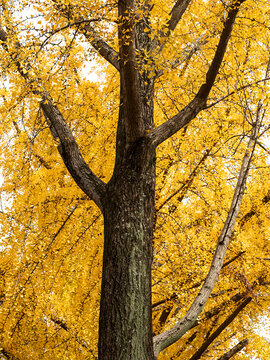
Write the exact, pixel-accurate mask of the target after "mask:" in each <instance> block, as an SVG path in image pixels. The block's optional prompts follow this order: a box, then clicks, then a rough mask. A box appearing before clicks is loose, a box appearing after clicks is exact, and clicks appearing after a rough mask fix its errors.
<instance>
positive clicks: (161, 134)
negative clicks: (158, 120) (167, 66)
mask: <svg viewBox="0 0 270 360" xmlns="http://www.w3.org/2000/svg"><path fill="white" fill-rule="evenodd" d="M244 1H245V0H238V1H236V2H235V3H234V4H233V6H232V7H231V9H230V10H229V12H228V16H227V19H226V21H225V23H224V28H223V31H222V33H221V36H220V39H219V43H218V46H217V49H216V52H215V56H214V58H213V60H212V63H211V65H210V67H209V69H208V71H207V74H206V82H205V83H204V84H203V85H202V86H201V87H200V89H199V91H198V93H197V95H196V96H195V97H194V99H193V100H192V101H191V102H190V103H189V104H188V105H187V106H185V107H184V108H183V109H182V110H181V111H180V112H179V113H178V114H176V115H175V116H173V117H172V118H171V119H169V120H167V121H166V122H165V123H163V124H162V125H160V126H158V127H157V128H156V129H154V130H152V131H151V132H150V133H149V134H148V137H149V138H150V139H151V141H152V143H153V145H154V146H158V145H159V144H161V143H162V142H163V141H165V140H167V139H168V138H169V137H171V136H172V135H173V134H175V133H176V132H177V131H179V130H180V129H182V128H183V127H184V126H186V125H187V124H188V123H189V122H190V121H191V120H192V119H194V118H195V117H196V116H197V115H198V113H199V112H200V111H201V110H203V109H204V108H205V107H206V101H207V98H208V95H209V93H210V91H211V89H212V87H213V84H214V81H215V79H216V76H217V74H218V71H219V69H220V66H221V63H222V61H223V58H224V55H225V52H226V48H227V44H228V41H229V39H230V37H231V33H232V29H233V24H234V22H235V18H236V16H237V13H238V11H239V8H240V5H241V4H242V3H243V2H244Z"/></svg>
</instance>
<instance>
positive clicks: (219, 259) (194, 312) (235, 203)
mask: <svg viewBox="0 0 270 360" xmlns="http://www.w3.org/2000/svg"><path fill="white" fill-rule="evenodd" d="M257 133H258V124H257V125H256V126H254V127H253V131H252V136H251V138H250V140H249V142H248V146H247V150H246V153H245V156H244V158H243V161H242V166H241V170H240V173H239V177H238V181H237V184H236V188H235V192H234V196H233V199H232V203H231V207H230V210H229V213H228V216H227V219H226V222H225V224H224V227H223V230H222V232H221V235H220V236H219V239H218V244H217V247H216V252H215V255H214V258H213V261H212V264H211V267H210V270H209V272H208V275H207V277H206V279H205V281H204V283H203V285H202V287H201V290H200V292H199V294H198V295H197V297H196V298H195V300H194V301H193V303H192V305H191V306H190V308H189V310H188V311H187V313H186V315H185V316H184V317H183V318H182V319H181V320H180V321H179V322H178V323H177V324H176V325H175V326H174V327H173V328H172V329H170V330H168V331H165V332H163V333H161V334H159V335H157V336H155V337H154V349H155V355H156V356H157V355H158V354H159V352H160V351H162V350H163V349H165V348H166V347H168V346H170V345H171V344H173V343H174V342H176V341H177V340H179V339H180V338H181V337H182V336H183V335H184V334H185V333H186V332H187V331H188V330H189V329H190V328H191V327H192V325H193V323H194V322H195V321H196V319H197V318H198V316H199V314H200V313H201V312H202V310H203V308H204V305H205V303H206V301H207V300H208V298H209V296H210V294H211V292H212V290H213V288H214V286H215V284H216V282H217V279H218V276H219V273H220V270H221V269H222V266H223V261H224V257H225V253H226V250H227V247H228V244H229V241H230V238H231V235H232V231H233V227H234V224H235V222H236V218H237V216H238V213H239V209H240V204H241V201H242V197H243V194H244V190H245V184H246V179H247V174H248V170H249V167H250V163H251V159H252V155H253V151H254V147H255V144H256V138H257Z"/></svg>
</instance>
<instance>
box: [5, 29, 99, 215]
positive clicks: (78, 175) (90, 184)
mask: <svg viewBox="0 0 270 360" xmlns="http://www.w3.org/2000/svg"><path fill="white" fill-rule="evenodd" d="M0 40H2V42H3V44H4V48H5V50H6V51H8V47H7V40H8V34H7V33H6V32H5V31H4V30H3V29H0ZM16 47H17V50H21V51H23V50H22V49H21V46H20V44H19V43H18V42H17V43H16ZM11 60H12V61H13V62H14V63H15V65H16V67H17V69H18V72H19V73H20V75H21V76H22V77H23V78H24V79H25V80H26V81H27V82H28V83H29V85H30V88H31V92H32V93H33V94H35V95H38V96H40V98H41V100H40V107H41V109H42V110H43V113H44V115H45V118H46V120H47V121H48V122H49V124H50V130H51V133H52V135H53V137H54V140H55V141H57V142H58V143H59V145H58V147H57V148H58V151H59V154H60V155H61V157H62V159H63V161H64V163H65V165H66V167H67V169H68V171H69V173H70V174H71V176H72V178H73V179H74V181H75V182H76V183H77V185H78V186H79V187H80V188H81V189H82V190H83V191H84V193H85V194H86V195H87V196H89V198H90V199H91V200H93V201H94V202H95V203H96V205H97V206H98V207H99V208H100V209H101V210H102V208H103V205H102V199H103V195H104V192H105V184H104V183H103V181H102V180H100V179H99V178H98V177H97V176H96V175H95V174H94V173H93V172H92V171H91V170H90V168H89V167H88V165H87V164H86V162H85V160H84V158H83V156H82V154H81V152H80V150H79V148H78V145H77V143H76V140H75V138H74V136H73V134H72V131H71V129H70V128H69V126H68V125H67V123H66V121H65V119H64V117H63V115H62V114H61V112H60V110H59V109H58V107H57V106H56V105H55V104H53V100H52V98H51V97H50V95H49V94H48V93H47V91H46V90H44V88H43V87H42V86H40V84H39V81H38V79H36V78H33V73H32V72H31V65H30V63H27V64H22V63H21V61H20V59H19V57H18V56H16V55H15V56H14V55H13V56H11Z"/></svg>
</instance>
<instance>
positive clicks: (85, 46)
mask: <svg viewBox="0 0 270 360" xmlns="http://www.w3.org/2000/svg"><path fill="white" fill-rule="evenodd" d="M120 2H121V1H120ZM132 3H133V2H132ZM135 3H136V4H135V5H136V6H135V10H134V13H133V15H134V14H135V15H134V16H133V15H132V16H133V17H132V21H134V24H135V25H134V24H132V23H131V22H130V19H128V21H126V20H125V18H124V16H122V17H121V16H118V12H117V4H116V3H115V2H113V1H98V0H97V1H88V0H85V1H77V0H74V1H73V0H71V1H66V0H59V1H58V0H52V1H46V2H44V1H42V0H40V1H30V0H28V1H18V2H14V3H13V2H9V1H1V6H0V9H1V14H0V40H1V49H0V52H1V57H0V68H1V74H2V75H1V84H0V133H1V136H0V139H1V140H0V141H1V153H0V154H1V155H0V156H1V158H0V170H1V173H2V176H3V183H2V185H1V209H0V210H1V212H0V224H1V226H0V232H1V236H0V239H1V240H0V348H1V349H2V350H0V353H1V355H2V357H3V359H16V360H20V359H25V360H26V359H35V360H36V359H46V360H47V359H53V360H58V359H59V360H60V359H61V360H63V359H78V360H82V359H97V358H98V352H97V342H98V321H99V302H100V296H101V290H100V287H101V277H102V262H103V259H102V254H103V216H102V212H101V210H100V209H99V208H98V206H96V204H98V200H97V201H95V202H96V204H95V203H94V202H93V201H92V200H93V197H92V198H91V197H89V196H87V195H86V193H85V191H83V190H82V186H81V188H80V187H79V186H78V183H77V184H76V183H75V181H74V180H73V179H72V176H71V175H70V173H69V171H68V170H67V166H66V165H65V164H64V162H63V160H62V158H61V156H60V154H59V151H58V150H59V144H60V145H61V141H62V140H61V139H60V140H59V138H58V137H57V136H54V133H53V131H54V129H53V126H52V124H51V122H50V119H49V116H48V115H46V105H48V104H49V105H50V104H53V106H55V107H56V108H57V109H59V110H60V111H61V114H62V115H63V118H64V119H65V121H66V124H67V125H68V127H69V128H70V129H71V131H72V133H73V135H74V138H75V139H76V142H77V144H78V147H79V149H80V151H81V154H82V156H83V158H84V160H85V162H86V164H88V165H89V166H90V168H91V170H92V171H93V173H94V174H96V175H97V177H98V178H99V179H101V180H102V182H104V183H106V184H107V183H108V182H109V180H110V179H111V177H112V175H113V171H114V164H115V152H116V140H115V138H116V132H117V124H118V118H119V102H120V100H119V99H120V93H119V88H120V76H119V67H120V65H119V61H120V60H121V61H122V63H121V64H122V65H121V66H122V69H124V70H123V73H124V75H123V76H122V77H123V78H124V79H126V78H125V76H126V75H125V71H126V72H128V70H129V69H128V68H127V69H126V67H127V66H126V64H125V61H127V65H129V62H128V61H129V60H128V59H126V58H124V59H120V58H119V56H121V54H124V55H125V51H126V49H125V46H126V47H127V48H128V47H129V44H130V37H131V38H132V36H133V35H134V34H133V33H131V34H130V33H129V31H128V30H125V29H128V27H127V26H128V25H129V26H131V27H132V26H134V27H136V26H137V25H136V24H137V23H138V24H139V25H138V29H139V30H140V31H141V32H140V33H139V32H138V34H139V35H138V34H137V33H136V34H137V35H138V38H139V40H138V39H137V38H136V39H135V40H132V41H134V42H135V43H136V41H138V42H140V41H141V38H140V37H143V36H146V37H147V44H148V45H147V46H145V47H144V48H139V47H138V48H136V49H135V50H136V52H135V50H134V49H133V50H134V56H135V58H136V64H137V65H136V66H137V67H138V74H139V75H138V76H139V79H140V85H138V86H141V87H143V86H144V85H143V83H144V82H145V87H146V88H145V94H146V95H145V96H144V98H143V100H142V102H143V101H145V104H144V105H143V106H145V108H146V109H151V108H152V109H154V117H153V121H154V124H152V125H151V126H149V128H144V127H142V126H141V127H140V125H139V126H138V127H137V128H136V129H135V130H136V131H137V132H138V134H137V133H136V131H135V132H132V131H131V130H130V133H132V134H133V136H134V138H138V137H143V136H148V135H149V138H150V135H151V134H154V135H155V134H157V132H156V133H154V132H153V131H154V130H155V129H158V127H159V126H160V125H161V124H164V123H166V121H168V120H170V119H172V118H173V117H174V116H175V115H176V114H179V112H181V110H182V109H185V107H186V106H187V105H188V104H189V103H190V102H191V101H192V100H193V98H194V97H195V96H196V94H198V92H200V91H201V93H200V94H203V91H207V89H206V90H205V89H202V85H203V84H204V83H205V84H206V85H207V84H209V81H210V80H209V78H208V79H206V74H207V71H208V69H209V68H210V66H211V63H212V61H213V58H214V56H215V54H216V49H217V46H218V43H219V41H220V35H221V33H222V31H223V28H224V24H226V21H227V20H226V19H227V15H228V13H229V12H230V11H232V9H233V7H234V6H238V7H239V12H238V13H237V16H236V20H235V23H234V26H233V29H232V33H231V35H230V36H229V38H228V45H227V48H226V52H225V55H224V58H223V60H222V62H221V65H220V67H219V68H218V73H217V74H216V75H215V77H214V79H213V80H214V81H213V84H212V85H211V86H210V85H209V89H208V90H209V96H208V95H207V101H206V102H205V104H204V105H203V106H201V108H200V110H199V111H198V114H197V116H196V117H195V118H194V119H193V120H192V121H189V122H187V124H185V125H184V126H183V127H182V128H179V131H177V132H173V133H170V134H169V133H168V134H167V135H166V136H167V138H168V139H167V140H166V141H164V140H165V137H164V139H163V138H162V137H157V138H158V139H159V140H160V141H159V144H157V145H159V146H158V148H157V152H156V156H157V165H156V175H157V180H156V193H155V214H154V220H153V229H154V236H153V264H152V304H153V305H152V313H153V333H154V335H158V334H160V333H162V332H163V331H165V330H168V329H170V328H172V327H173V326H174V325H175V324H176V323H177V321H179V320H180V319H181V318H182V317H183V316H184V315H185V314H186V312H187V310H188V309H189V307H190V305H191V303H192V301H193V299H194V298H195V297H196V295H197V294H198V292H199V289H200V287H201V285H202V284H203V281H204V279H205V278H206V276H207V273H208V271H209V268H210V265H211V261H212V258H213V255H214V253H215V249H216V246H217V241H218V238H219V236H220V233H221V231H222V229H223V227H224V223H225V221H226V219H227V215H228V211H229V209H230V206H231V202H232V198H233V195H234V192H235V189H236V184H237V179H238V176H239V172H240V168H241V165H242V160H243V158H244V156H245V154H246V156H248V155H249V153H251V152H252V154H251V155H252V161H251V163H250V164H249V173H248V176H247V181H246V186H245V194H244V197H243V200H242V204H241V207H240V211H239V214H238V217H237V220H236V223H235V226H234V229H233V232H232V235H231V237H230V243H229V247H228V250H227V253H226V257H225V262H224V264H223V267H222V270H221V272H220V275H219V280H218V282H217V284H216V285H215V287H214V290H213V291H212V293H211V295H210V297H209V299H208V301H207V302H206V305H205V306H204V309H203V311H202V313H201V314H200V316H199V318H198V319H197V321H196V322H195V323H194V324H193V327H192V328H191V329H190V330H189V331H187V332H186V334H185V335H184V336H183V337H181V339H179V340H178V341H176V342H175V343H173V344H172V345H171V346H169V347H167V348H166V349H164V350H163V351H161V353H160V354H159V357H158V359H160V360H162V359H164V360H165V359H166V360H168V359H174V360H177V359H179V360H184V359H189V360H196V359H216V360H218V359H219V360H225V359H229V358H230V357H228V356H231V355H230V354H229V351H230V350H231V349H233V348H234V346H236V345H237V344H238V343H240V342H241V343H240V345H239V348H238V349H237V351H236V350H235V353H234V354H233V352H232V350H231V354H233V355H234V359H235V360H237V359H239V360H240V359H241V360H244V359H246V360H247V359H252V357H253V356H255V358H256V359H267V356H269V355H266V354H269V353H270V347H269V337H268V340H267V338H266V337H265V336H264V335H265V334H262V332H260V331H259V330H258V329H260V328H261V325H259V324H262V323H265V324H264V327H263V331H264V332H268V335H269V328H268V327H267V316H268V309H269V296H270V295H269V284H270V278H269V261H270V247H269V238H270V218H269V214H270V210H269V204H270V190H269V189H270V169H269V155H270V147H269V127H270V122H269V110H270V107H269V79H270V72H269V70H270V60H269V59H270V32H269V24H270V5H269V3H268V1H267V0H262V1H255V0H246V1H241V2H239V1H225V0H224V1H212V0H207V1H204V0H193V1H180V0H178V1H177V2H176V4H175V3H174V1H171V0H169V1H159V0H154V1H152V2H151V4H149V3H148V2H147V1H136V2H135ZM239 3H242V4H241V6H240V5H239ZM177 6H186V7H185V11H183V14H182V15H181V16H180V17H179V19H178V20H179V23H178V21H177V19H175V18H174V17H173V15H175V14H177V12H176V10H174V11H172V9H175V7H177ZM168 22H169V26H167V27H166V26H165V25H166V24H168ZM123 24H124V25H123ZM127 24H128V25H127ZM121 26H122V27H121ZM119 28H120V29H121V31H122V35H121V34H120V35H121V36H122V37H121V40H122V41H126V45H125V43H124V44H123V45H119V33H118V29H119ZM139 30H138V31H139ZM121 31H120V33H121ZM125 31H126V33H125ZM137 35H136V36H137ZM136 36H135V37H136ZM123 39H124V40H123ZM144 41H145V40H144ZM119 46H120V48H121V49H122V50H121V49H120V55H119V54H118V52H119ZM121 51H122V52H121ZM124 55H123V56H124ZM130 56H132V55H130ZM121 71H122V70H121ZM121 74H122V73H121ZM210 75H211V74H210ZM154 82H155V88H154V93H153V97H152V98H151V96H149V97H148V95H147V89H150V88H151V86H152V85H153V83H154ZM149 84H150V85H149ZM121 86H122V85H121ZM124 88H125V87H124ZM149 91H150V90H149ZM130 96H131V97H132V94H131V95H130ZM126 99H128V96H127V97H126ZM126 101H128V100H126ZM138 101H139V100H138ZM147 102H149V103H148V104H147ZM138 106H141V105H140V104H137V105H136V104H135V107H134V109H137V108H138ZM134 109H131V110H130V111H134ZM135 116H137V115H136V114H134V117H135ZM140 121H142V120H141V118H140V114H138V123H139V122H140ZM132 125H133V124H131V125H130V126H132ZM254 128H256V132H255V130H254ZM126 129H127V128H126ZM142 129H143V130H142ZM128 131H129V129H128V130H127V133H128ZM142 131H143V133H142ZM158 136H159V135H158ZM251 138H252V139H253V142H252V144H251V145H250V147H249V148H248V151H247V152H246V149H247V144H248V143H249V142H250V139H251ZM135 140H136V139H135ZM135 140H134V141H135ZM129 141H130V142H132V141H133V139H132V136H131V137H130V139H129ZM60 153H61V151H60ZM94 200H95V199H94ZM98 205H99V204H98ZM241 346H242V347H241ZM242 349H243V351H241V350H242ZM1 351H2V352H1ZM226 353H227V354H229V355H228V356H227V357H225V354H226ZM100 360H101V359H100ZM102 360H103V359H102ZM126 360H127V359H126ZM133 360H144V359H133ZM145 360H146V359H145Z"/></svg>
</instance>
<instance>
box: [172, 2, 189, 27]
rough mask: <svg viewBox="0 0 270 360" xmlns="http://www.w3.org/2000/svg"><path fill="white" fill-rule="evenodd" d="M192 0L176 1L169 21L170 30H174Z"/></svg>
mask: <svg viewBox="0 0 270 360" xmlns="http://www.w3.org/2000/svg"><path fill="white" fill-rule="evenodd" d="M190 2H191V0H178V1H176V3H175V5H174V7H173V8H172V11H171V12H170V15H171V18H170V20H169V21H168V23H167V28H168V31H169V32H171V31H173V30H174V29H175V28H176V26H177V24H178V23H179V21H180V20H181V18H182V16H183V14H184V13H185V11H186V10H187V8H188V5H189V4H190Z"/></svg>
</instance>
